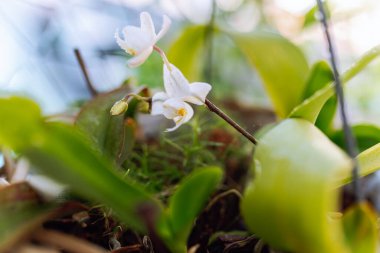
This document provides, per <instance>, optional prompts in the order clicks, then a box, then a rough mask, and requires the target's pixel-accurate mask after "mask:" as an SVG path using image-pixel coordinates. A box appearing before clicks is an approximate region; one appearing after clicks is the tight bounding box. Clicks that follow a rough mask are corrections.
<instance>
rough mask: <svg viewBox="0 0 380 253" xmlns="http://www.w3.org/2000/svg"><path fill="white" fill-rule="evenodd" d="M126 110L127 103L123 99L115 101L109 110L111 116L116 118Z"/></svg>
mask: <svg viewBox="0 0 380 253" xmlns="http://www.w3.org/2000/svg"><path fill="white" fill-rule="evenodd" d="M127 110H128V103H127V101H125V100H124V99H122V100H119V101H117V102H116V103H115V104H114V105H113V106H112V108H111V111H110V112H111V115H113V116H116V115H120V114H123V113H125V112H126V111H127Z"/></svg>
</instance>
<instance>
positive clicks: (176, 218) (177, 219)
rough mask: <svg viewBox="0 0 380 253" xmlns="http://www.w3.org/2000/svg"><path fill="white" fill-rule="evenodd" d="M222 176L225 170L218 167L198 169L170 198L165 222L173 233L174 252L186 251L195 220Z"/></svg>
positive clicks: (171, 243) (172, 244)
mask: <svg viewBox="0 0 380 253" xmlns="http://www.w3.org/2000/svg"><path fill="white" fill-rule="evenodd" d="M222 178H223V172H222V170H221V169H220V168H218V167H207V168H203V169H199V170H196V171H195V172H193V173H191V174H190V175H189V176H187V177H186V178H185V179H184V180H183V182H181V183H180V185H179V186H178V189H177V190H176V192H175V193H174V195H173V196H172V197H171V198H170V200H169V207H168V209H167V212H166V217H165V220H166V221H165V222H166V224H167V225H168V227H169V228H168V229H169V230H170V234H171V238H170V240H171V242H170V243H169V245H171V246H172V250H173V251H174V252H186V242H187V239H188V237H189V235H190V232H191V229H192V227H193V225H194V221H195V219H196V217H197V216H198V215H199V213H200V212H201V210H202V209H203V208H204V205H205V204H206V203H207V200H208V199H209V198H210V195H211V194H212V193H213V192H214V191H215V190H216V187H217V186H218V185H219V184H220V183H221V180H222ZM165 233H167V232H165ZM183 250H184V251H183Z"/></svg>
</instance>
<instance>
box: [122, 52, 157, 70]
mask: <svg viewBox="0 0 380 253" xmlns="http://www.w3.org/2000/svg"><path fill="white" fill-rule="evenodd" d="M152 52H153V47H149V48H147V49H145V50H144V51H142V52H140V53H139V54H138V55H136V56H134V57H132V58H131V59H129V60H128V61H127V64H128V66H129V67H130V68H135V67H138V66H140V65H141V64H143V63H144V62H145V60H146V59H147V58H148V57H149V55H150V54H151V53H152Z"/></svg>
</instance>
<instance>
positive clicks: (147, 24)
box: [140, 11, 156, 42]
mask: <svg viewBox="0 0 380 253" xmlns="http://www.w3.org/2000/svg"><path fill="white" fill-rule="evenodd" d="M140 22H141V31H143V32H144V33H145V34H147V35H149V36H150V40H151V41H154V42H155V41H156V40H155V39H156V31H155V29H154V24H153V21H152V17H151V16H150V14H149V13H148V12H145V11H144V12H141V14H140Z"/></svg>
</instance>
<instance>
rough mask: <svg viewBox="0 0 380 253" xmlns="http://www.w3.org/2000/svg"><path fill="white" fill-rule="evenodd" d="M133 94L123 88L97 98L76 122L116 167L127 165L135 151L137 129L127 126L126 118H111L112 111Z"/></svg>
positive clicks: (89, 103)
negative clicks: (115, 105) (127, 156)
mask: <svg viewBox="0 0 380 253" xmlns="http://www.w3.org/2000/svg"><path fill="white" fill-rule="evenodd" d="M130 92H131V89H130V88H129V87H128V86H123V87H121V88H119V89H117V90H114V91H112V92H109V93H106V94H101V95H98V96H97V97H95V98H94V99H92V100H91V101H89V102H88V103H87V104H86V105H85V106H84V107H83V108H82V110H81V111H80V113H79V114H78V117H77V119H76V122H75V125H76V126H77V128H78V129H80V130H81V132H82V133H83V134H84V135H85V136H87V137H88V139H89V140H90V141H91V143H92V144H93V146H94V147H95V148H96V149H97V150H99V151H100V152H101V153H102V154H104V155H106V156H108V157H109V158H110V159H112V160H113V161H115V162H116V163H117V164H121V163H123V162H124V160H125V158H126V155H127V153H128V152H129V151H130V150H131V149H132V147H133V144H134V134H133V130H134V127H133V126H131V125H130V124H127V121H125V120H124V115H119V116H111V115H110V109H111V107H112V105H113V104H114V103H115V102H116V101H118V100H120V99H121V98H123V97H124V96H125V95H126V94H127V93H130Z"/></svg>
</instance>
